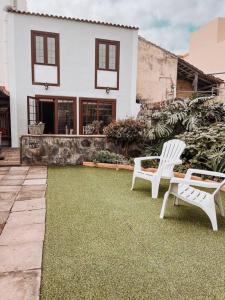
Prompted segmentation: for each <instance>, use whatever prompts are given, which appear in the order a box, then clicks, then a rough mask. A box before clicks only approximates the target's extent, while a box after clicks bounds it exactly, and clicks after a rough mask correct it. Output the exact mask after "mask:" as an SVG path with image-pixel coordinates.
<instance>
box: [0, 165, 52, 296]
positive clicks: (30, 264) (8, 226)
mask: <svg viewBox="0 0 225 300" xmlns="http://www.w3.org/2000/svg"><path fill="white" fill-rule="evenodd" d="M46 180H47V168H46V167H0V300H36V299H39V291H40V282H41V264H42V247H43V241H44V233H45V191H46Z"/></svg>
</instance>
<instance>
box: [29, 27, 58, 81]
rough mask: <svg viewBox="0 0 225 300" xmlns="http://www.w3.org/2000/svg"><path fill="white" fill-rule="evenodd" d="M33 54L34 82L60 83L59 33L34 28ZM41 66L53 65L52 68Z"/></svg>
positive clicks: (32, 36)
mask: <svg viewBox="0 0 225 300" xmlns="http://www.w3.org/2000/svg"><path fill="white" fill-rule="evenodd" d="M31 56H32V77H33V84H43V83H48V84H50V85H59V34H58V33H52V32H44V31H33V30H32V31H31ZM41 66H52V69H51V70H50V69H48V70H47V69H45V70H42V68H43V67H41ZM54 67H55V69H54ZM44 73H45V74H46V78H45V77H44V75H43V74H44ZM50 73H51V74H50ZM47 74H48V75H47ZM41 76H42V77H43V78H41ZM50 76H52V78H50Z"/></svg>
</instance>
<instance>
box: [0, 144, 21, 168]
mask: <svg viewBox="0 0 225 300" xmlns="http://www.w3.org/2000/svg"><path fill="white" fill-rule="evenodd" d="M1 155H2V156H4V159H3V160H0V167H2V166H3V167H5V166H19V165H20V149H19V148H2V149H1Z"/></svg>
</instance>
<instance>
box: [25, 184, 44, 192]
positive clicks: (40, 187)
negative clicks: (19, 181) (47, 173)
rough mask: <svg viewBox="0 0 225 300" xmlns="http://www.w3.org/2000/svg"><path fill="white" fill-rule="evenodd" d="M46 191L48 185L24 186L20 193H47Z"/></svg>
mask: <svg viewBox="0 0 225 300" xmlns="http://www.w3.org/2000/svg"><path fill="white" fill-rule="evenodd" d="M45 190H46V184H40V185H23V186H22V187H21V190H20V193H23V192H27V191H32V192H34V191H45Z"/></svg>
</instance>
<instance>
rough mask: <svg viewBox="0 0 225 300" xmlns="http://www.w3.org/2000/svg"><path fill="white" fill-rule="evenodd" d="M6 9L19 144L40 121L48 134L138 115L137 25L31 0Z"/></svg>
mask: <svg viewBox="0 0 225 300" xmlns="http://www.w3.org/2000/svg"><path fill="white" fill-rule="evenodd" d="M7 4H8V5H11V6H10V7H8V8H7V9H5V10H3V8H4V7H5V5H7ZM0 9H1V13H0V15H1V17H0V22H1V23H0V27H1V28H2V30H1V32H0V34H1V36H0V69H1V70H2V72H0V73H1V77H0V86H4V88H5V89H6V90H7V91H8V92H9V94H10V113H11V142H12V146H13V147H18V145H19V138H20V136H21V135H22V134H27V133H28V124H32V123H34V122H39V121H41V122H43V123H45V133H46V134H47V133H49V134H86V133H87V130H86V129H87V125H89V124H91V123H92V122H93V121H102V124H103V125H106V124H108V123H109V122H111V120H114V119H121V118H125V117H129V116H136V114H137V109H138V107H139V106H138V105H137V104H136V74H137V70H136V69H137V47H138V28H136V27H131V26H125V25H117V24H111V23H105V22H98V21H89V20H81V19H76V18H67V17H62V16H52V15H47V14H40V13H31V12H28V11H26V1H25V0H17V1H15V0H14V1H12V0H11V1H10V0H8V1H7V0H3V1H2V0H1V4H0Z"/></svg>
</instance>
